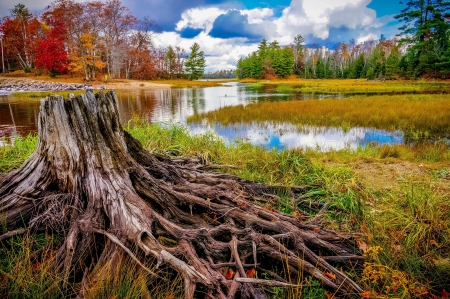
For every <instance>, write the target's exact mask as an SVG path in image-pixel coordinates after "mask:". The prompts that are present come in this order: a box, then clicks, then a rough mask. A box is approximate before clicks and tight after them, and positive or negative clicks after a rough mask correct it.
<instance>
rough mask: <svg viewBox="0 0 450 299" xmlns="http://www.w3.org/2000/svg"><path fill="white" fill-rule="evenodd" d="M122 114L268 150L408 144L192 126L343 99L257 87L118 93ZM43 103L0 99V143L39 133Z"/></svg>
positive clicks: (286, 129) (383, 134)
mask: <svg viewBox="0 0 450 299" xmlns="http://www.w3.org/2000/svg"><path fill="white" fill-rule="evenodd" d="M117 95H118V97H119V111H120V115H121V118H122V121H123V122H124V123H126V122H127V121H128V120H129V119H131V118H132V117H133V115H138V116H140V117H141V118H143V119H145V120H146V121H148V122H152V123H154V122H171V123H181V124H184V125H186V126H188V127H189V128H190V130H191V132H192V133H193V134H198V133H204V132H206V131H211V130H213V131H216V132H217V133H218V134H219V135H220V136H221V137H222V138H223V139H225V140H226V141H228V142H231V141H233V140H236V139H240V140H244V141H249V142H251V143H253V144H256V145H260V146H264V147H267V148H275V149H284V148H288V149H291V148H299V147H314V148H321V149H331V148H333V149H340V148H344V147H351V148H355V147H357V146H359V145H362V146H364V145H365V144H367V143H372V142H377V143H390V144H392V143H399V144H400V143H403V142H404V141H403V134H402V133H401V132H399V131H394V132H388V131H383V130H374V129H368V128H351V129H349V130H347V131H343V130H342V129H337V128H322V127H311V126H303V127H301V128H300V127H298V126H294V125H291V124H272V123H263V124H257V123H252V124H240V125H230V126H222V125H218V124H212V125H211V124H207V123H202V124H191V125H188V124H187V123H186V119H187V117H189V116H191V115H193V114H194V113H203V112H208V111H213V110H216V109H219V108H221V107H225V106H231V105H240V104H244V105H245V104H248V103H252V102H258V101H286V100H293V99H297V100H298V99H305V100H306V99H313V98H327V97H339V96H341V95H337V94H324V93H309V94H300V93H297V94H284V93H277V91H276V89H275V88H274V87H269V88H261V87H259V88H254V87H252V86H251V85H250V86H248V85H245V84H240V83H227V84H226V86H220V87H208V88H197V89H158V90H151V91H143V90H136V91H118V92H117ZM38 114H39V98H36V99H30V98H26V99H25V98H24V99H21V98H16V97H11V96H7V95H0V138H1V137H13V136H15V135H26V134H28V133H33V132H36V131H37V120H38Z"/></svg>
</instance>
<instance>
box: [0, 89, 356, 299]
mask: <svg viewBox="0 0 450 299" xmlns="http://www.w3.org/2000/svg"><path fill="white" fill-rule="evenodd" d="M188 162H189V159H185V160H184V159H178V160H171V159H169V158H168V157H165V156H161V155H157V154H153V153H149V152H147V151H146V150H144V149H143V147H142V146H141V144H140V143H139V142H138V141H137V140H135V139H134V138H133V137H131V136H130V135H129V134H128V133H127V132H125V131H123V129H122V127H121V122H120V119H119V113H118V109H117V97H116V95H115V93H114V91H109V92H107V93H98V94H96V95H94V94H93V93H92V92H91V91H87V92H86V94H85V95H82V96H77V97H73V96H71V97H70V99H64V98H62V97H60V96H50V97H47V98H46V99H42V100H41V107H40V114H39V144H38V146H37V148H36V150H35V152H34V153H33V154H32V155H31V157H30V158H29V159H28V160H27V161H26V162H25V163H24V164H23V166H22V167H21V168H19V169H17V170H15V171H12V172H11V173H9V174H7V175H6V176H5V177H3V178H2V179H1V181H0V221H1V222H2V223H6V225H7V228H8V230H9V231H10V232H9V233H8V234H5V235H3V236H0V239H4V238H8V237H10V236H12V235H13V234H14V233H21V232H23V231H25V230H30V229H31V230H38V231H39V230H45V231H50V232H55V231H56V232H58V233H62V234H64V236H65V239H64V242H63V243H62V246H61V247H60V249H59V251H58V255H57V262H58V265H57V266H58V267H59V268H60V269H61V270H62V273H65V275H67V276H70V277H72V278H73V280H74V281H76V280H77V277H78V282H80V281H81V280H88V278H89V275H93V274H92V269H94V266H96V267H95V268H96V269H98V268H99V266H100V267H101V265H102V262H103V263H104V262H105V261H106V260H110V259H114V256H115V255H117V254H118V252H121V253H123V252H124V251H125V252H126V253H127V254H129V255H130V256H131V257H132V258H133V259H134V260H135V261H136V263H138V264H139V265H140V266H141V267H144V268H145V269H147V270H149V269H148V268H147V266H146V265H145V262H144V259H143V258H141V257H140V256H144V255H146V256H153V257H155V258H156V259H157V260H158V265H161V264H166V265H167V266H169V267H171V268H172V269H174V270H175V271H177V272H178V273H180V274H181V275H182V277H183V278H184V286H183V287H184V296H185V298H193V297H194V293H195V292H196V289H198V286H199V285H202V290H203V291H205V290H206V291H205V292H204V293H202V294H198V296H197V297H199V298H200V297H206V298H236V297H238V298H265V295H264V293H263V292H262V291H261V288H262V287H263V286H264V285H268V286H287V285H289V284H288V283H287V282H288V281H298V280H297V279H296V277H299V276H300V275H303V272H305V273H307V274H309V275H312V276H314V277H316V278H317V279H319V280H320V281H322V282H323V285H324V286H325V287H327V288H329V289H331V290H333V291H336V292H338V293H340V294H357V293H361V292H362V290H361V288H360V287H359V286H358V285H357V284H356V283H355V282H354V281H353V280H352V279H350V278H349V277H348V276H346V275H345V274H344V273H343V272H341V271H339V270H337V269H336V268H335V267H333V266H332V265H330V263H329V262H331V263H335V262H341V263H346V262H349V261H360V260H361V257H359V256H357V255H356V254H354V252H353V248H354V245H353V240H352V236H351V235H350V234H346V233H339V232H334V231H327V230H318V229H317V226H315V225H314V224H313V223H311V222H308V220H310V219H311V217H310V216H309V215H308V214H306V213H304V214H303V215H300V216H299V215H297V216H296V217H294V216H290V215H285V214H282V213H278V212H270V211H266V210H265V209H264V208H262V207H261V206H259V205H257V204H255V201H258V200H264V199H267V198H268V196H270V195H268V193H276V192H277V191H278V189H281V187H273V186H267V185H264V184H260V183H255V182H251V181H246V180H242V179H239V178H238V177H236V176H233V175H227V174H219V173H211V172H206V171H203V170H201V168H200V167H197V166H198V165H196V166H195V165H192V163H188ZM308 188H309V187H307V186H298V187H292V188H289V189H286V188H283V189H284V190H285V191H286V190H288V192H289V194H290V195H291V197H293V199H295V198H298V197H299V196H301V195H302V194H303V193H304V192H305V191H307V190H308ZM24 223H25V224H26V228H25V229H24V228H23V224H24ZM163 239H164V240H171V242H172V243H173V244H172V245H170V246H169V245H168V244H166V243H167V242H166V243H164V242H160V241H161V240H163ZM94 242H96V247H97V248H101V249H102V250H101V254H100V257H99V258H98V259H92V258H91V259H89V258H86V257H85V256H83V255H84V254H86V252H89V250H87V249H89V248H90V247H92V246H93V244H94ZM99 242H103V244H99ZM130 248H137V250H138V251H139V252H140V253H141V255H139V254H133V252H132V251H131V250H130ZM134 252H135V251H134ZM283 265H284V266H283ZM223 267H229V268H231V269H233V270H234V271H235V272H236V275H235V276H234V277H233V278H232V279H227V278H226V277H225V276H224V275H223V273H221V270H220V269H221V268H223ZM251 268H256V269H257V270H258V271H259V272H265V273H268V274H269V275H271V276H272V280H261V279H257V278H255V277H251V278H249V277H247V273H248V272H247V271H248V270H249V269H251ZM86 269H87V270H86ZM282 269H284V270H282ZM149 271H150V270H149ZM281 271H284V272H281ZM326 272H328V273H327V274H325V273H326ZM289 276H290V277H289ZM330 277H331V278H330ZM334 277H335V278H334ZM82 292H83V290H82V289H81V291H80V297H83V294H82Z"/></svg>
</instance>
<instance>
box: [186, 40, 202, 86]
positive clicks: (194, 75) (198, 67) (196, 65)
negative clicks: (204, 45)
mask: <svg viewBox="0 0 450 299" xmlns="http://www.w3.org/2000/svg"><path fill="white" fill-rule="evenodd" d="M190 49H191V54H189V55H188V57H187V58H186V61H185V63H184V67H185V70H186V74H187V76H188V77H189V79H191V80H197V79H199V78H200V77H201V76H203V73H204V71H205V67H206V62H205V57H204V56H203V51H200V46H199V44H197V43H194V44H193V45H192V46H191V48H190Z"/></svg>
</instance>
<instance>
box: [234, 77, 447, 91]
mask: <svg viewBox="0 0 450 299" xmlns="http://www.w3.org/2000/svg"><path fill="white" fill-rule="evenodd" d="M240 82H242V83H256V84H262V85H277V90H278V88H280V89H281V90H283V92H289V91H294V92H340V93H380V92H381V93H384V92H448V91H450V86H449V85H448V83H445V82H428V81H425V80H418V81H401V80H400V81H367V80H358V79H356V80H355V79H338V80H336V79H301V78H288V79H272V80H256V79H244V80H241V81H240Z"/></svg>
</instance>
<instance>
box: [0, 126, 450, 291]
mask: <svg viewBox="0 0 450 299" xmlns="http://www.w3.org/2000/svg"><path fill="white" fill-rule="evenodd" d="M127 130H128V131H130V133H131V134H132V135H133V136H134V137H135V138H137V139H138V140H140V141H141V142H142V144H143V145H144V146H145V147H146V148H147V149H148V150H150V151H152V152H156V153H162V154H169V155H172V156H197V157H200V158H201V159H203V160H204V161H207V162H209V163H215V164H222V165H230V166H234V167H229V168H224V169H222V171H225V172H228V173H234V174H236V175H238V176H240V177H242V178H245V179H251V180H256V181H260V182H265V183H269V184H283V185H303V184H317V185H318V187H317V189H315V190H313V191H311V193H312V195H313V197H312V198H311V200H314V201H317V200H320V201H322V202H326V203H329V210H328V212H327V213H326V214H325V215H324V220H325V222H324V223H323V227H330V228H336V229H340V230H347V231H352V232H357V233H358V234H359V235H360V237H359V239H360V240H361V242H363V243H362V244H365V245H366V247H367V248H365V249H364V248H363V247H361V246H360V248H363V249H364V251H366V256H367V263H366V264H365V265H364V267H363V269H358V268H355V269H354V270H351V271H350V272H349V273H348V274H349V275H350V276H351V277H352V278H354V279H355V280H356V281H357V282H358V283H359V284H360V285H361V286H363V288H364V289H365V290H366V291H367V292H369V293H371V295H372V297H373V298H418V297H421V298H433V297H432V294H435V295H438V294H440V293H441V292H442V291H443V289H445V288H446V287H447V286H448V285H449V284H450V279H449V277H450V262H449V260H448V257H449V255H450V204H449V202H450V192H449V190H450V187H449V184H448V178H450V175H449V174H450V165H449V164H448V163H447V162H442V158H437V157H438V156H439V157H440V155H442V153H441V152H439V151H437V150H436V148H434V147H432V148H426V147H425V148H422V149H421V150H420V151H419V150H418V149H417V150H415V151H414V152H413V154H411V153H410V152H408V151H407V149H404V148H403V147H399V148H397V146H392V147H387V146H381V147H377V146H369V147H367V148H358V149H356V150H350V149H346V150H340V151H329V152H319V151H315V150H283V151H279V152H277V151H275V150H272V151H268V150H264V149H262V148H260V147H257V146H252V145H250V144H248V143H244V142H240V141H237V142H234V143H232V144H231V145H229V146H227V144H226V143H225V142H224V141H223V140H222V139H221V138H219V137H218V136H217V135H216V134H213V133H208V134H204V135H199V136H191V135H190V134H189V132H188V131H187V129H186V128H184V127H182V126H178V125H170V124H164V125H163V126H160V125H157V124H145V123H143V122H141V121H139V120H136V119H134V120H132V121H130V122H129V124H128V126H127ZM36 142H37V137H35V136H28V137H26V138H24V139H20V140H18V141H16V143H15V145H16V146H15V147H8V146H7V147H0V157H2V158H1V160H0V172H6V171H10V170H11V169H13V168H16V167H18V166H19V165H20V164H21V163H22V162H23V161H24V160H25V159H26V157H27V156H28V155H29V154H31V152H32V150H33V149H34V146H36ZM403 151H404V152H403ZM436 151H437V152H436ZM419 152H421V154H420V155H419V154H418V153H419ZM447 154H448V152H447ZM403 157H405V159H403ZM421 159H423V160H424V161H427V164H426V165H425V166H423V167H422V168H420V167H419V166H418V164H417V163H418V162H416V161H418V160H421ZM438 160H439V161H441V162H435V161H438ZM408 161H413V162H408ZM421 161H422V160H421ZM446 161H448V159H447V160H446ZM424 163H425V162H424ZM389 166H392V168H391V169H397V168H398V169H400V168H402V167H404V168H405V169H404V171H403V172H399V173H398V174H397V175H396V176H395V179H394V180H382V184H381V185H377V184H374V183H371V182H370V180H369V179H370V178H372V177H375V176H377V174H376V172H373V171H374V170H378V169H383V167H389ZM366 168H368V169H367V170H366ZM383 171H384V170H383ZM383 173H384V172H383ZM281 199H282V200H281V202H279V203H275V204H274V208H276V209H277V210H280V211H284V212H287V213H293V212H294V210H295V207H294V206H293V205H292V204H291V203H290V202H287V201H286V198H285V197H283V195H281ZM38 239H39V240H42V239H43V237H42V236H41V237H38ZM27 242H28V243H25V245H26V246H24V248H23V249H22V250H19V251H17V250H16V251H11V250H9V251H7V252H6V251H5V250H6V249H2V251H0V255H1V269H2V271H4V272H5V273H6V274H7V275H6V276H5V275H4V277H7V278H5V279H0V289H1V290H2V292H6V291H5V290H14V294H13V295H10V297H11V298H15V297H14V296H16V298H19V297H21V298H32V297H33V296H36V297H34V298H52V297H55V298H56V297H57V296H60V297H61V296H62V297H63V296H66V295H67V294H68V293H70V292H71V291H73V290H67V289H62V288H61V287H60V285H61V279H60V276H58V274H57V273H55V272H52V271H53V270H52V269H50V268H48V269H47V268H46V267H47V266H45V264H44V263H43V262H40V263H41V265H42V264H44V266H43V267H44V268H45V269H46V270H45V275H43V276H40V275H41V273H39V272H37V271H29V270H30V267H32V266H33V262H34V261H33V259H32V258H31V257H30V256H29V255H26V254H27V252H31V250H30V249H27V248H29V247H30V248H31V247H33V246H35V245H33V244H32V243H30V241H27ZM33 242H34V241H33ZM19 244H20V242H19ZM19 247H20V246H19ZM14 248H17V247H14ZM49 250H50V249H49ZM132 264H133V263H132V262H131V261H126V260H125V259H124V260H123V263H121V264H120V265H121V266H119V267H118V268H105V269H109V270H104V271H106V272H100V273H103V274H102V275H101V277H102V279H99V281H98V284H95V285H93V286H92V288H91V289H90V290H89V294H90V295H89V297H90V298H105V299H106V298H109V297H113V296H116V295H117V296H118V297H117V298H120V297H123V298H125V297H126V298H138V295H136V294H139V293H141V294H142V292H145V288H144V286H146V285H151V284H152V282H151V280H150V278H149V277H148V276H146V275H145V273H142V271H141V270H139V269H137V268H134V267H132ZM111 267H112V265H111ZM125 269H126V270H125ZM26 271H29V272H30V273H31V274H27V273H26ZM105 273H107V274H105ZM110 273H120V275H115V274H114V275H112V274H110ZM27 275H34V276H32V277H31V276H27ZM19 278H20V279H19ZM172 278H173V279H174V283H173V284H169V285H167V286H164V287H161V288H160V289H157V288H156V287H157V286H155V289H154V291H155V292H156V294H161V296H159V295H158V296H159V297H158V296H157V298H167V297H164V296H173V298H178V297H177V296H179V292H180V282H179V281H177V280H176V279H178V278H176V277H172ZM54 284H56V286H58V287H53V285H54ZM303 284H304V287H303V288H302V289H294V288H293V289H286V290H285V289H280V288H276V289H272V290H271V291H272V293H275V295H271V296H273V297H272V298H298V297H299V296H300V294H301V296H302V297H303V298H325V297H326V295H325V293H324V289H323V288H322V287H321V284H320V282H318V281H316V280H311V279H308V278H304V281H303ZM23 288H25V289H26V292H28V293H26V294H25V293H24V292H25V291H23V290H22V289H23ZM163 290H165V291H167V293H164V292H163ZM61 292H62V293H61ZM38 293H42V294H46V296H41V297H39V295H37V294H38ZM2 294H5V293H2ZM11 294H12V293H11ZM16 294H17V295H16ZM153 296H154V294H153ZM152 298H153V297H152Z"/></svg>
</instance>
